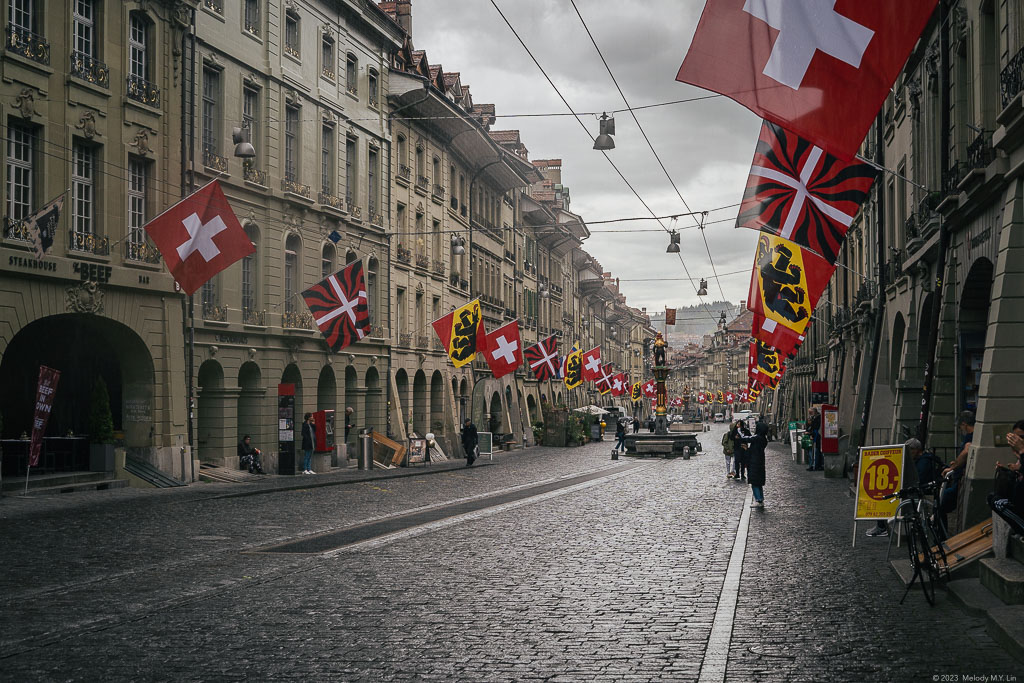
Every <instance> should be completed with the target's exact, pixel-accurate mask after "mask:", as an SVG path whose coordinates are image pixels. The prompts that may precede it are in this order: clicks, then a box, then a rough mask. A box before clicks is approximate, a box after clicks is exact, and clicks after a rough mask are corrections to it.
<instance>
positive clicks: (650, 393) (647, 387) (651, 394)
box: [641, 379, 658, 398]
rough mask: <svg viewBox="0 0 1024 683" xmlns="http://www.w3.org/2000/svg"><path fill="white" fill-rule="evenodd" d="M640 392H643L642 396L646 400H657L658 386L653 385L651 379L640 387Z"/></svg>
mask: <svg viewBox="0 0 1024 683" xmlns="http://www.w3.org/2000/svg"><path fill="white" fill-rule="evenodd" d="M641 391H643V392H644V396H646V397H647V398H657V396H658V385H657V384H655V382H654V380H653V379H649V380H647V381H646V382H644V385H643V387H641Z"/></svg>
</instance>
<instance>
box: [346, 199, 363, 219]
mask: <svg viewBox="0 0 1024 683" xmlns="http://www.w3.org/2000/svg"><path fill="white" fill-rule="evenodd" d="M349 207H351V208H349V210H348V213H349V215H350V216H352V218H355V219H358V220H362V218H363V207H361V206H352V204H351V202H350V203H349Z"/></svg>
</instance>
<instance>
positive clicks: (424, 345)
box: [416, 334, 437, 349]
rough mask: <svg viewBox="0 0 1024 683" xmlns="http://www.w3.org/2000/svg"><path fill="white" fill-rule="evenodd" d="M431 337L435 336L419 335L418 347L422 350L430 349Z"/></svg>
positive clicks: (417, 338)
mask: <svg viewBox="0 0 1024 683" xmlns="http://www.w3.org/2000/svg"><path fill="white" fill-rule="evenodd" d="M431 336H433V335H427V334H417V335H416V347H417V348H420V349H429V348H430V338H431ZM434 338H435V339H436V338H437V337H434Z"/></svg>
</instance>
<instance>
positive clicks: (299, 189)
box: [281, 178, 309, 199]
mask: <svg viewBox="0 0 1024 683" xmlns="http://www.w3.org/2000/svg"><path fill="white" fill-rule="evenodd" d="M281 191H282V192H291V193H292V194H297V195H299V196H300V197H305V198H306V199H309V185H303V184H302V183H300V182H297V181H295V180H290V179H288V178H281Z"/></svg>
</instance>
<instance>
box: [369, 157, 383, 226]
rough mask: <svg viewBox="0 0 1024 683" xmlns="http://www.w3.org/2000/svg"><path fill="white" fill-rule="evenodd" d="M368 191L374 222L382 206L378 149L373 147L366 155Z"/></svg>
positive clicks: (371, 216)
mask: <svg viewBox="0 0 1024 683" xmlns="http://www.w3.org/2000/svg"><path fill="white" fill-rule="evenodd" d="M366 193H367V195H366V196H367V202H368V204H369V207H368V208H369V210H370V221H371V222H372V221H373V219H374V216H375V215H376V213H377V210H378V209H379V208H380V172H379V169H378V167H377V150H375V149H372V148H371V149H370V151H369V154H367V156H366Z"/></svg>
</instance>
